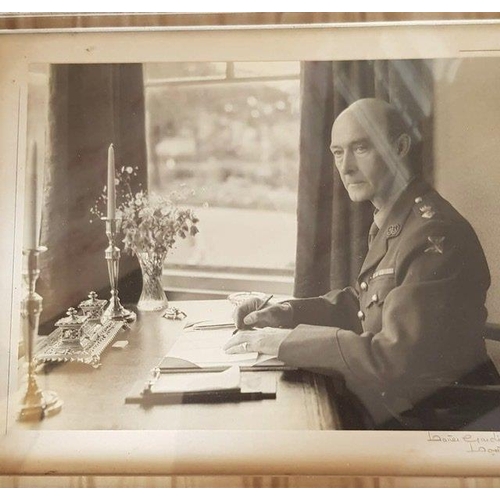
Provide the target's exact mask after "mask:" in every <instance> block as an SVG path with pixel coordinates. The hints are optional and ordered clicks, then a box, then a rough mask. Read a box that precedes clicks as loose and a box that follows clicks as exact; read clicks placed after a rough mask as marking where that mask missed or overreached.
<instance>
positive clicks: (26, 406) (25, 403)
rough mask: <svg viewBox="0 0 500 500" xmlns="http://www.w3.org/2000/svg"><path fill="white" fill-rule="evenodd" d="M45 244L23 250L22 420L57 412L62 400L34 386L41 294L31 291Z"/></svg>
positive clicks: (50, 392)
mask: <svg viewBox="0 0 500 500" xmlns="http://www.w3.org/2000/svg"><path fill="white" fill-rule="evenodd" d="M45 250H46V248H45V247H38V248H35V249H30V250H24V251H23V255H24V259H25V269H24V271H23V278H24V281H25V284H26V288H27V293H26V296H25V297H24V299H23V301H22V303H21V316H22V327H23V336H24V345H25V359H26V361H27V363H28V381H27V388H26V393H25V395H24V397H23V399H22V402H21V408H20V410H19V412H18V415H17V419H18V420H20V421H23V422H33V421H40V420H42V419H44V418H45V417H50V416H52V415H55V414H56V413H59V412H60V411H61V408H62V405H63V402H62V401H61V400H60V399H59V397H58V396H57V394H56V393H55V392H53V391H42V390H41V389H40V388H39V387H38V382H37V380H36V374H35V369H36V366H37V363H36V361H35V360H34V351H35V342H36V338H37V335H38V324H39V321H40V313H41V312H42V301H43V300H42V297H40V295H38V294H37V293H36V291H35V288H36V282H37V279H38V276H39V275H40V268H39V267H38V257H39V255H40V254H41V253H42V252H45Z"/></svg>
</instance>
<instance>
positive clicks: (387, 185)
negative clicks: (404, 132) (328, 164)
mask: <svg viewBox="0 0 500 500" xmlns="http://www.w3.org/2000/svg"><path fill="white" fill-rule="evenodd" d="M372 123H375V122H372ZM374 129H375V127H373V126H371V127H370V126H369V125H368V124H365V126H362V125H361V124H360V122H359V121H358V118H357V116H356V115H355V114H354V113H352V112H349V110H348V111H347V112H345V113H343V114H342V115H341V116H339V118H338V119H337V121H336V122H335V123H334V125H333V129H332V144H331V150H332V153H333V158H334V162H335V166H336V167H337V169H338V171H339V173H340V177H341V179H342V182H343V183H344V186H345V188H346V190H347V192H348V193H349V197H350V198H351V200H352V201H368V200H369V201H372V202H373V203H374V205H375V206H378V205H383V202H384V200H386V199H387V198H389V197H390V194H391V191H392V189H393V186H394V181H395V178H396V170H395V168H394V166H393V167H392V168H390V164H391V162H392V165H394V160H395V145H394V141H393V144H391V142H390V140H389V137H388V133H387V120H386V119H385V116H383V115H381V116H380V119H379V120H376V130H374ZM378 208H379V207H378Z"/></svg>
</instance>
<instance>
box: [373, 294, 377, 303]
mask: <svg viewBox="0 0 500 500" xmlns="http://www.w3.org/2000/svg"><path fill="white" fill-rule="evenodd" d="M372 301H373V302H375V303H377V302H378V295H377V294H376V293H374V294H373V295H372Z"/></svg>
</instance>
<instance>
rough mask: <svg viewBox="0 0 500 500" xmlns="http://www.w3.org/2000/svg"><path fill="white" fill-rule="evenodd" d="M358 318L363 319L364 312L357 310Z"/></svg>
mask: <svg viewBox="0 0 500 500" xmlns="http://www.w3.org/2000/svg"><path fill="white" fill-rule="evenodd" d="M358 318H359V319H360V320H361V321H363V320H364V319H365V313H364V312H363V311H358Z"/></svg>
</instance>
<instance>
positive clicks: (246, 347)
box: [241, 342, 248, 351]
mask: <svg viewBox="0 0 500 500" xmlns="http://www.w3.org/2000/svg"><path fill="white" fill-rule="evenodd" d="M241 348H242V349H243V350H244V351H246V350H247V349H248V342H243V343H242V344H241Z"/></svg>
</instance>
